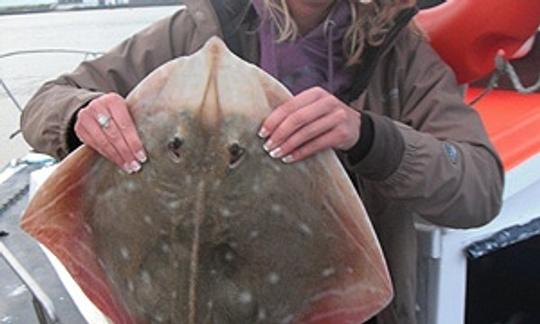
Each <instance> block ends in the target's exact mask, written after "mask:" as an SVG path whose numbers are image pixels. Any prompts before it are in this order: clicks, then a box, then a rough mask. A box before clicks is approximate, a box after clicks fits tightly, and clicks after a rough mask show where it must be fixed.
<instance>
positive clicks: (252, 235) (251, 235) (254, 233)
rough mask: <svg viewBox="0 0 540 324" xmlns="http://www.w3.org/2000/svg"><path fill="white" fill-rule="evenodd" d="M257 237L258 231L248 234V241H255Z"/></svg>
mask: <svg viewBox="0 0 540 324" xmlns="http://www.w3.org/2000/svg"><path fill="white" fill-rule="evenodd" d="M257 237H259V231H251V232H250V233H249V238H250V239H256V238H257Z"/></svg>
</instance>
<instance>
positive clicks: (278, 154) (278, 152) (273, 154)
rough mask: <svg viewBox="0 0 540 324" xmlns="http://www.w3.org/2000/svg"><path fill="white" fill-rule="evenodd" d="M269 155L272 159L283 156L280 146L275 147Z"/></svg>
mask: <svg viewBox="0 0 540 324" xmlns="http://www.w3.org/2000/svg"><path fill="white" fill-rule="evenodd" d="M270 156H271V157H273V158H274V159H279V158H281V157H282V156H283V151H282V150H281V147H278V148H277V149H275V150H273V151H272V152H270Z"/></svg>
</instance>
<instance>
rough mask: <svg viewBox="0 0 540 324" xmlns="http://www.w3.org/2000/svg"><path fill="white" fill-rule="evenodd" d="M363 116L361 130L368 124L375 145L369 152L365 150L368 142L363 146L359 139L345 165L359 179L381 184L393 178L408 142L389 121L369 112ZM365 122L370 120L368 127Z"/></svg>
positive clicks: (349, 152)
mask: <svg viewBox="0 0 540 324" xmlns="http://www.w3.org/2000/svg"><path fill="white" fill-rule="evenodd" d="M364 115H365V117H363V118H362V124H363V125H362V128H363V129H364V126H366V125H367V129H366V130H365V131H366V132H370V131H371V132H372V134H371V137H372V139H371V142H372V143H371V145H369V146H370V147H369V149H368V150H367V151H363V150H365V147H366V146H363V145H368V144H369V143H367V144H364V143H362V139H360V140H359V141H358V143H357V144H356V145H355V146H354V147H353V148H351V149H350V150H349V151H347V152H345V155H346V159H345V162H346V164H347V167H348V168H349V169H350V170H352V171H353V172H354V173H356V174H358V175H359V176H360V177H362V178H365V179H367V180H372V181H382V180H385V179H386V178H388V177H389V176H390V175H392V174H393V173H394V172H395V171H396V170H397V168H398V166H399V165H400V163H401V160H402V159H403V154H404V152H405V140H404V139H403V135H402V134H401V132H400V131H399V130H398V128H397V126H396V124H395V123H394V122H393V121H392V120H391V119H390V118H388V117H385V116H380V115H377V114H373V113H370V112H366V111H364V112H362V116H364ZM364 119H365V120H367V122H366V124H364ZM370 124H371V125H370ZM370 127H371V128H372V129H371V130H370V129H369V128H370ZM363 132H364V130H361V133H362V134H361V136H360V137H361V138H362V136H363ZM367 136H369V134H368V135H367ZM362 146H363V147H362ZM362 155H364V156H362Z"/></svg>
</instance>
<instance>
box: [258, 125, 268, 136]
mask: <svg viewBox="0 0 540 324" xmlns="http://www.w3.org/2000/svg"><path fill="white" fill-rule="evenodd" d="M257 135H258V136H259V137H260V138H266V137H268V135H269V132H268V130H267V129H266V128H264V127H261V129H260V130H259V133H257Z"/></svg>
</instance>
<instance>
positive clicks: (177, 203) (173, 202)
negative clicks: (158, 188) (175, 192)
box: [168, 200, 180, 209]
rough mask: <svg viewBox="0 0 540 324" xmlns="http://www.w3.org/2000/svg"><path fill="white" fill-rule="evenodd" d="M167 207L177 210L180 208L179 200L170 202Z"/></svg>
mask: <svg viewBox="0 0 540 324" xmlns="http://www.w3.org/2000/svg"><path fill="white" fill-rule="evenodd" d="M168 205H169V207H170V208H171V209H178V207H180V200H175V201H171V202H170V203H169V204H168Z"/></svg>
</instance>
